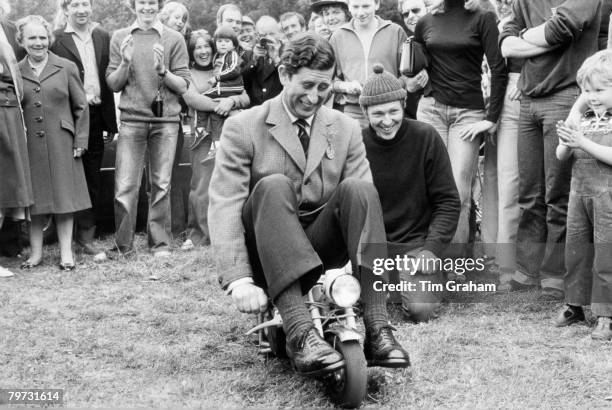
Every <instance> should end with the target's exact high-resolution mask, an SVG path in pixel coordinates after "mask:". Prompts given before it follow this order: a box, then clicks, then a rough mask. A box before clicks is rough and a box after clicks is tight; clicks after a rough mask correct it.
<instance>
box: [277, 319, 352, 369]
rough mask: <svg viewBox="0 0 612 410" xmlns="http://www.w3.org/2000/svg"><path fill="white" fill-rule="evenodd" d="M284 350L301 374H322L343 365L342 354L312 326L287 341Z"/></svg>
mask: <svg viewBox="0 0 612 410" xmlns="http://www.w3.org/2000/svg"><path fill="white" fill-rule="evenodd" d="M286 350H287V356H289V359H291V362H292V364H293V367H294V368H295V370H296V371H297V372H298V373H299V374H301V375H305V376H318V375H323V374H326V373H329V372H331V371H334V370H336V369H339V368H341V367H342V366H344V358H343V357H342V355H341V354H340V353H338V352H337V351H336V350H334V349H333V348H332V347H331V346H330V345H329V343H327V342H326V341H325V340H323V339H322V338H321V336H320V335H319V332H317V330H316V328H315V327H314V326H313V327H311V328H310V329H308V330H307V331H306V332H304V334H303V335H302V336H301V337H298V338H296V340H293V341H287V344H286Z"/></svg>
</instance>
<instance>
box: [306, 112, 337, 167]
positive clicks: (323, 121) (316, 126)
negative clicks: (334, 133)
mask: <svg viewBox="0 0 612 410" xmlns="http://www.w3.org/2000/svg"><path fill="white" fill-rule="evenodd" d="M331 125H332V123H331V121H329V119H328V118H327V116H326V115H325V112H324V111H322V110H321V109H319V110H318V111H317V113H316V114H315V117H314V119H313V121H312V126H311V127H310V144H309V145H308V160H307V161H306V171H305V172H304V178H308V177H309V176H310V174H312V172H313V171H314V170H315V169H317V167H318V166H319V164H320V163H321V160H322V159H323V155H325V151H326V150H327V147H328V146H331V147H332V149H333V146H332V141H331V130H330V127H331Z"/></svg>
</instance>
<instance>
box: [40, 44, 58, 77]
mask: <svg viewBox="0 0 612 410" xmlns="http://www.w3.org/2000/svg"><path fill="white" fill-rule="evenodd" d="M62 67H63V66H62V65H61V63H60V62H59V61H58V58H57V57H56V56H55V54H53V53H51V52H49V61H47V65H46V66H45V68H43V70H42V73H40V76H39V81H40V82H41V83H42V82H43V81H45V80H46V79H47V78H49V77H51V76H52V75H53V74H55V73H57V72H58V71H60V70H61V69H62Z"/></svg>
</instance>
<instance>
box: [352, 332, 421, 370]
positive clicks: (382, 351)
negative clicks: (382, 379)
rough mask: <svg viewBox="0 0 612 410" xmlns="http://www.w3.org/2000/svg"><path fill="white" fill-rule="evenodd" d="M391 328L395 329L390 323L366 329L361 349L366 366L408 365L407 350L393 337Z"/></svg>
mask: <svg viewBox="0 0 612 410" xmlns="http://www.w3.org/2000/svg"><path fill="white" fill-rule="evenodd" d="M392 330H396V329H395V328H393V326H390V325H386V326H382V327H379V328H372V329H366V338H365V343H364V345H363V350H364V354H365V358H366V361H367V362H368V366H380V367H408V366H410V358H409V356H408V352H406V350H404V348H403V347H402V345H400V344H399V342H398V341H397V340H396V339H395V336H393V332H392Z"/></svg>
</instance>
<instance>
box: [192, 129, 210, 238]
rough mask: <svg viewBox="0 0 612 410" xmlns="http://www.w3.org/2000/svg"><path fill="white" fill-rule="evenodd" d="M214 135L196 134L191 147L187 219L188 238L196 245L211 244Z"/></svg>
mask: <svg viewBox="0 0 612 410" xmlns="http://www.w3.org/2000/svg"><path fill="white" fill-rule="evenodd" d="M211 146H212V136H211V135H210V134H208V135H206V136H204V134H201V135H198V136H196V138H195V140H194V143H193V145H192V146H191V147H189V157H190V159H191V182H190V185H189V217H188V221H187V228H188V233H187V238H189V239H191V241H192V242H193V243H194V245H196V246H202V245H208V244H210V232H209V230H208V187H209V185H210V177H211V176H212V171H213V168H214V165H215V161H214V158H208V159H207V156H208V153H209V151H210V147H211Z"/></svg>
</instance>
